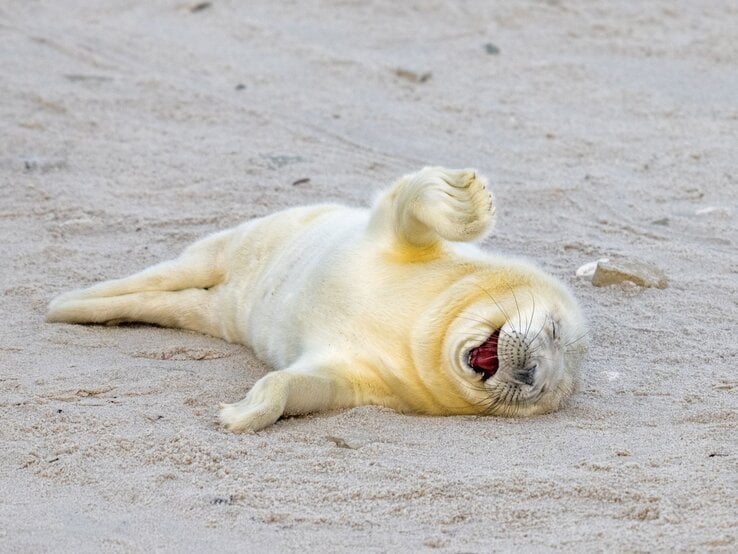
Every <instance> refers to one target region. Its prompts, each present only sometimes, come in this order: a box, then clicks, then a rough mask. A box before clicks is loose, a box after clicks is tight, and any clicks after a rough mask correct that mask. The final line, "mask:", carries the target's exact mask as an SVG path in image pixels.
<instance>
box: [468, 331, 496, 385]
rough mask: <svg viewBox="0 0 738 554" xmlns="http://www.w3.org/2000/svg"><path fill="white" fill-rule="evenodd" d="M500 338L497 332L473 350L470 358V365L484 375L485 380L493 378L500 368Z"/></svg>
mask: <svg viewBox="0 0 738 554" xmlns="http://www.w3.org/2000/svg"><path fill="white" fill-rule="evenodd" d="M499 338H500V331H499V330H497V331H495V332H494V333H492V335H491V336H490V337H489V338H488V339H487V340H486V341H484V343H482V344H480V345H479V346H477V347H476V348H475V349H474V350H472V351H471V355H470V356H469V365H470V366H471V367H472V368H474V370H475V371H477V372H478V373H483V374H484V377H485V378H488V377H492V376H493V375H494V374H495V373H497V368H498V367H499V366H500V364H499V361H498V360H497V341H498V339H499Z"/></svg>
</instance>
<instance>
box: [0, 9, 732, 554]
mask: <svg viewBox="0 0 738 554" xmlns="http://www.w3.org/2000/svg"><path fill="white" fill-rule="evenodd" d="M736 37H738V6H737V5H736V4H735V2H730V1H728V0H715V1H708V2H689V1H686V0H681V1H677V2H672V1H666V0H655V1H653V2H647V3H644V2H636V1H632V0H628V1H622V2H604V1H595V2H587V1H583V0H582V1H567V0H548V1H540V2H539V1H535V2H534V1H521V2H497V1H494V2H489V1H483V0H469V1H464V2H450V1H448V2H443V1H428V2H412V3H411V2H406V3H403V2H395V1H389V0H379V1H372V2H366V1H351V0H343V1H339V0H333V1H311V0H310V1H306V2H296V1H285V2H268V1H247V2H238V1H236V0H213V1H212V2H200V3H198V2H191V3H187V2H182V1H167V0H165V1H162V2H142V1H136V0H111V1H106V2H83V1H82V0H64V1H57V2H52V1H34V2H29V1H22V0H6V1H5V2H3V3H2V4H0V238H1V240H0V313H2V314H3V318H4V321H5V323H4V325H3V326H2V328H1V329H0V418H1V419H2V422H3V424H2V425H1V426H0V441H1V443H0V444H2V448H0V487H1V489H0V490H1V494H0V551H2V552H24V553H35V552H74V553H84V552H90V553H92V552H95V553H97V552H152V551H158V552H193V553H194V552H208V551H225V552H236V551H246V552H289V551H296V550H298V549H299V550H300V551H303V552H347V551H360V552H433V551H439V552H493V551H494V552H496V551H499V552H512V551H516V552H529V551H532V552H551V551H566V552H572V551H573V552H616V551H627V552H735V551H736V550H737V549H738V532H737V529H738V516H737V515H736V514H738V503H737V502H736V499H737V498H738V440H737V437H738V432H737V427H738V340H737V339H736V333H737V332H738V166H737V165H736V163H737V161H738V40H736ZM424 165H444V166H448V167H476V168H478V169H479V170H480V171H482V172H483V173H484V174H486V175H487V176H488V177H489V179H490V185H491V188H492V190H493V191H494V193H495V195H496V198H497V205H498V222H497V227H496V230H495V232H494V233H493V234H492V236H491V237H490V238H488V239H487V240H486V241H485V242H484V243H483V247H484V248H485V249H488V250H490V251H497V252H505V253H510V254H515V255H520V256H523V257H525V258H529V259H532V260H535V261H536V262H537V263H538V264H539V265H540V266H541V267H543V268H544V269H545V270H547V271H549V272H550V273H552V274H554V275H556V276H557V277H559V278H560V279H561V280H563V281H564V282H565V283H567V284H568V285H569V286H570V288H571V289H572V291H573V292H574V294H575V295H576V297H577V298H578V299H579V300H580V302H581V305H582V308H583V310H584V312H585V314H586V316H587V318H588V320H589V322H590V328H591V332H590V336H589V341H590V352H589V356H588V359H587V361H586V363H585V365H584V367H583V376H582V384H581V389H580V390H579V392H578V393H577V394H576V395H575V396H574V397H573V398H572V401H571V402H570V403H569V404H568V405H567V406H566V407H565V408H564V409H563V410H561V411H560V412H557V413H555V414H550V415H546V416H541V417H536V418H531V419H504V418H492V417H479V418H475V417H448V418H437V417H419V416H408V415H400V414H397V413H395V412H393V411H392V410H389V409H386V408H380V407H362V408H356V409H351V410H345V411H339V412H330V413H321V414H315V415H311V416H307V417H301V418H290V419H283V420H281V421H279V422H278V423H277V424H276V425H275V426H273V427H270V428H268V429H266V430H264V431H261V432H259V433H256V434H241V435H238V434H232V433H228V432H226V431H224V430H223V429H221V428H220V427H219V426H218V424H217V422H216V416H217V411H218V403H219V402H226V401H228V402H230V401H235V400H238V399H240V398H242V397H243V396H244V395H245V394H246V392H247V391H248V390H249V388H250V386H251V385H253V383H254V382H255V381H256V380H257V379H258V378H259V377H261V376H263V375H264V374H265V373H266V372H267V371H268V368H267V367H266V366H265V365H264V364H263V363H261V362H260V361H259V360H257V359H256V357H255V356H254V355H253V353H252V352H251V351H250V350H249V349H248V348H246V347H244V346H239V345H233V344H228V343H226V342H223V341H221V340H219V339H215V338H212V337H208V336H204V335H199V334H196V333H192V332H186V331H180V330H172V329H163V328H156V327H148V326H144V325H126V326H121V327H105V326H80V325H65V324H49V323H46V322H45V319H44V316H45V311H46V306H47V304H48V302H49V300H50V299H51V298H53V297H54V296H56V295H57V294H59V293H62V292H64V291H67V290H70V289H73V288H78V287H82V286H87V285H90V284H93V283H95V282H97V281H100V280H104V279H110V278H114V277H121V276H125V275H127V274H130V273H132V272H134V271H137V270H139V269H142V268H144V267H146V266H148V265H151V264H153V263H155V262H158V261H161V260H164V259H168V258H172V257H174V256H176V255H178V254H179V252H180V251H181V250H182V249H183V248H184V247H186V246H187V245H188V244H190V243H191V242H192V241H194V240H195V239H197V238H200V237H203V236H205V235H207V234H209V233H212V232H214V231H217V230H220V229H225V228H228V227H231V226H233V225H236V224H238V223H240V222H242V221H244V220H247V219H250V218H254V217H259V216H262V215H266V214H269V213H272V212H274V211H276V210H279V209H282V208H285V207H289V206H297V205H302V204H308V203H316V202H326V201H331V202H340V203H344V204H348V205H356V206H359V205H364V206H365V205H368V204H369V203H370V202H371V201H372V199H373V197H374V195H375V194H376V193H377V191H379V190H381V189H382V188H383V187H385V186H386V185H387V184H389V183H390V182H391V181H393V180H394V179H395V178H397V177H398V176H399V175H402V174H404V173H408V172H410V171H414V170H416V169H419V168H420V167H422V166H424ZM603 257H625V258H629V259H630V258H632V259H638V260H643V261H646V262H648V263H651V264H654V265H656V266H658V267H659V268H660V269H661V270H663V271H664V273H665V274H666V277H667V279H668V286H667V287H666V288H664V289H657V288H644V287H639V286H636V285H631V284H620V285H612V286H607V287H595V286H593V285H592V283H591V282H590V281H589V280H588V279H586V278H582V277H577V276H576V274H575V273H576V270H577V269H578V268H579V267H580V266H582V265H583V264H586V263H589V262H593V261H595V260H597V259H600V258H603Z"/></svg>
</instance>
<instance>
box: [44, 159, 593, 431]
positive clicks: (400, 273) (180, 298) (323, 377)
mask: <svg viewBox="0 0 738 554" xmlns="http://www.w3.org/2000/svg"><path fill="white" fill-rule="evenodd" d="M493 215H494V205H493V200H492V196H491V194H490V193H489V192H488V190H487V187H486V181H485V179H484V178H483V177H481V176H480V175H478V174H477V173H476V172H474V171H471V170H462V171H453V170H448V169H444V168H438V167H428V168H424V169H422V170H421V171H419V172H417V173H414V174H411V175H407V176H405V177H403V178H402V179H400V180H399V181H397V182H396V183H395V184H394V185H393V186H392V187H390V188H389V189H388V190H387V191H385V192H384V193H383V194H382V196H381V197H380V198H379V199H378V201H377V203H376V205H375V206H374V207H373V208H372V209H371V210H367V209H351V208H346V207H342V206H335V205H320V206H310V207H302V208H295V209H291V210H286V211H283V212H279V213H276V214H274V215H271V216H269V217H265V218H262V219H257V220H254V221H249V222H247V223H244V224H243V225H241V226H239V227H236V228H235V229H231V230H228V231H224V232H221V233H217V234H214V235H211V236H210V237H207V238H205V239H203V240H201V241H199V242H197V243H195V244H194V245H192V246H190V247H189V248H187V249H186V250H185V251H184V253H183V254H182V255H181V256H180V257H179V258H177V259H175V260H172V261H167V262H163V263H161V264H158V265H155V266H153V267H151V268H149V269H146V270H144V271H142V272H140V273H137V274H135V275H132V276H130V277H127V278H124V279H118V280H112V281H107V282H104V283H101V284H98V285H95V286H93V287H90V288H88V289H84V290H80V291H73V292H70V293H67V294H64V295H62V296H60V297H58V298H56V299H55V300H53V301H52V302H51V304H50V306H49V312H48V316H47V317H48V320H49V321H65V322H74V323H110V322H119V321H142V322H148V323H153V324H158V325H164V326H171V327H181V328H186V329H193V330H196V331H200V332H203V333H208V334H210V335H214V336H217V337H222V338H224V339H226V340H228V341H231V342H239V343H243V344H247V345H249V346H251V348H253V350H254V351H255V352H256V354H257V355H258V356H259V357H260V358H262V359H263V360H265V361H266V362H268V363H269V364H270V365H271V366H272V367H274V368H275V369H279V370H281V371H276V372H272V373H270V374H268V375H266V376H265V377H264V378H262V379H261V380H260V381H258V382H257V383H256V385H255V386H254V387H253V388H252V390H251V391H250V392H249V394H248V395H247V396H246V398H244V399H243V400H241V401H240V402H236V403H233V404H226V405H224V406H222V409H221V413H220V418H221V421H222V422H223V424H224V425H226V426H227V427H228V428H229V429H231V430H250V431H255V430H259V429H262V428H264V427H266V426H268V425H271V424H272V423H274V422H275V421H277V419H279V418H280V417H281V416H283V415H294V414H304V413H309V412H313V411H319V410H326V409H335V408H341V407H350V406H358V405H362V404H381V405H385V406H389V407H392V408H395V409H397V410H400V411H407V412H419V413H429V414H468V413H490V414H501V415H514V414H520V415H527V414H534V413H542V412H546V411H550V410H553V409H556V408H558V407H559V405H560V404H561V403H562V401H563V400H565V399H566V397H568V396H569V395H570V394H571V392H572V391H573V389H574V386H575V383H576V380H577V373H578V367H579V363H580V360H581V357H582V354H583V352H584V347H583V341H579V340H578V339H579V338H581V337H580V335H583V334H584V333H585V331H584V323H583V319H582V317H581V315H580V312H579V309H578V307H577V305H576V303H575V301H574V300H573V298H572V297H571V295H570V294H569V293H568V291H567V290H566V289H565V288H564V287H563V286H562V285H561V284H560V283H558V282H557V281H556V280H554V279H553V278H552V277H549V276H547V275H545V274H544V273H542V272H541V271H540V270H539V269H537V268H536V267H535V266H532V265H530V264H527V263H524V262H521V261H516V260H513V259H508V258H504V257H496V256H491V255H488V254H485V253H483V252H482V251H481V250H479V249H478V248H477V247H476V246H474V245H470V244H460V243H459V242H451V241H466V242H468V241H473V240H476V239H480V238H482V237H483V236H484V235H485V234H486V233H487V232H488V231H489V230H490V228H491V225H492V220H493ZM500 327H502V329H503V331H504V332H505V333H503V335H504V339H505V340H506V341H508V342H510V341H511V340H512V339H511V338H509V337H513V336H518V335H519V336H520V337H523V338H521V339H520V341H521V342H520V344H518V343H515V344H514V345H513V346H515V348H519V349H522V350H520V351H521V352H523V354H525V352H529V353H530V355H529V356H528V357H527V358H526V361H527V363H530V364H535V365H536V367H537V368H538V369H537V370H536V373H535V374H536V378H535V382H533V383H532V384H524V383H521V382H520V381H519V377H516V375H518V373H516V372H519V371H520V370H522V369H523V368H521V367H517V366H516V365H515V363H517V362H515V363H513V360H512V358H510V359H503V358H502V356H501V358H500V368H499V370H498V373H497V374H496V375H495V376H494V377H492V378H490V379H488V380H487V381H486V382H482V381H481V377H480V375H478V374H477V373H475V372H474V371H473V370H472V369H471V368H470V367H469V366H468V365H466V355H467V353H468V351H469V349H470V348H473V347H475V346H478V345H479V344H481V343H483V342H484V340H485V338H486V337H487V336H489V335H490V334H492V333H493V332H494V331H495V330H496V329H498V328H500ZM556 329H558V330H559V335H558V336H557V337H554V334H555V330H556ZM515 333H517V334H518V335H515ZM501 341H502V339H501ZM510 344H513V343H510ZM521 345H522V346H521ZM510 348H512V347H510ZM518 365H520V364H519V363H518ZM516 379H517V380H516Z"/></svg>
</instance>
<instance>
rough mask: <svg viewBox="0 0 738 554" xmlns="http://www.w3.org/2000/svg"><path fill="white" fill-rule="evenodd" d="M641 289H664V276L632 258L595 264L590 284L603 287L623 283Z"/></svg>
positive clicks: (647, 264)
mask: <svg viewBox="0 0 738 554" xmlns="http://www.w3.org/2000/svg"><path fill="white" fill-rule="evenodd" d="M626 281H627V282H630V283H635V284H636V285H638V286H641V287H655V288H659V289H664V288H666V275H664V272H663V271H661V269H659V268H658V267H656V266H655V265H653V264H649V263H647V262H643V261H640V260H636V259H634V258H620V259H609V260H606V261H603V260H600V261H598V262H597V267H596V268H595V271H594V275H592V284H593V285H594V286H596V287H605V286H607V285H614V284H618V283H623V282H626Z"/></svg>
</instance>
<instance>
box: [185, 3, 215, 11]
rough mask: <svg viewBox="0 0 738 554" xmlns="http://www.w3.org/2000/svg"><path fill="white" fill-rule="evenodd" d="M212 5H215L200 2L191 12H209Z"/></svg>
mask: <svg viewBox="0 0 738 554" xmlns="http://www.w3.org/2000/svg"><path fill="white" fill-rule="evenodd" d="M212 5H213V4H212V2H199V3H197V4H195V5H194V6H192V7H191V8H190V12H192V13H197V12H201V11H203V10H207V9H208V8H209V7H210V6H212Z"/></svg>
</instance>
